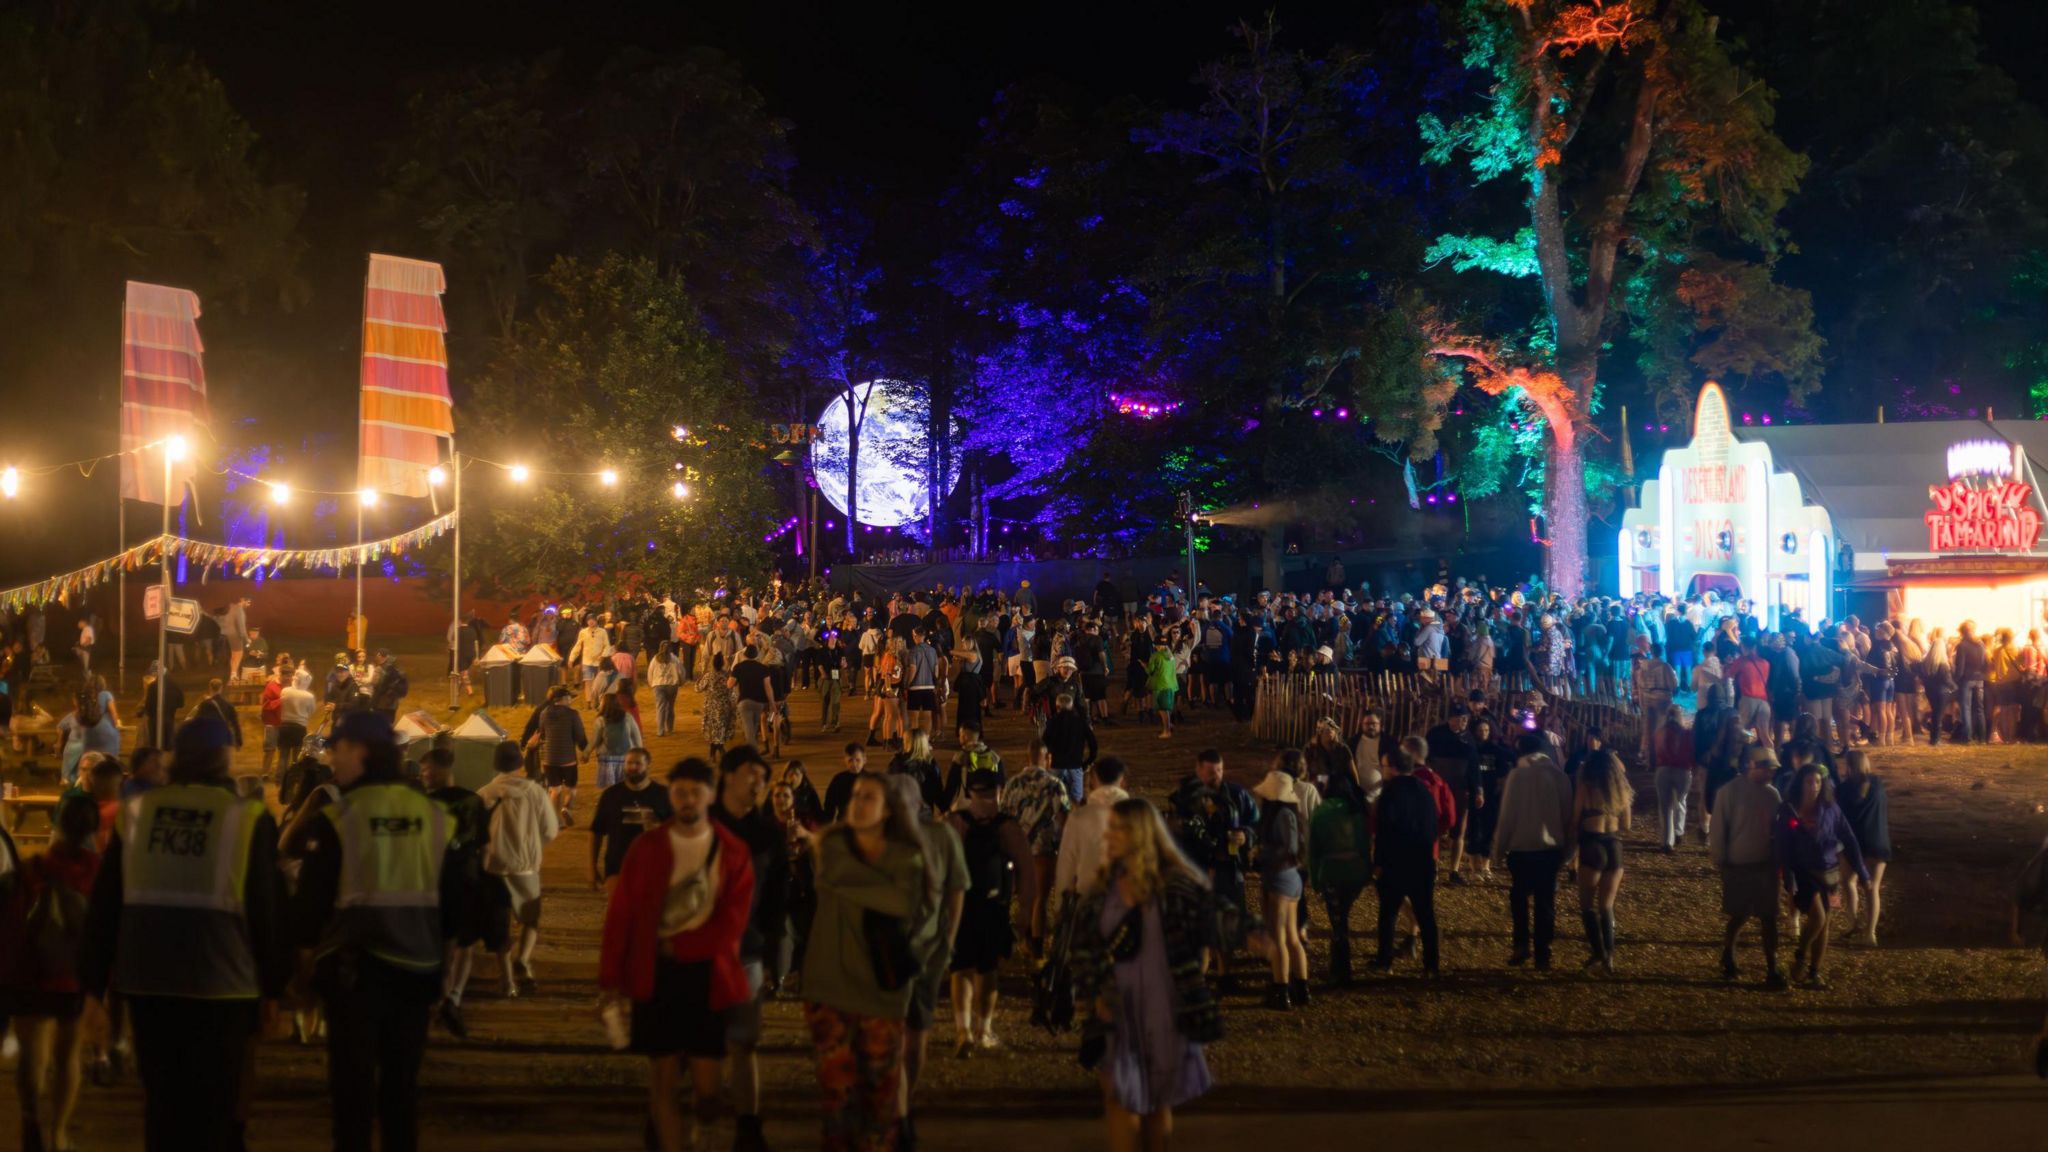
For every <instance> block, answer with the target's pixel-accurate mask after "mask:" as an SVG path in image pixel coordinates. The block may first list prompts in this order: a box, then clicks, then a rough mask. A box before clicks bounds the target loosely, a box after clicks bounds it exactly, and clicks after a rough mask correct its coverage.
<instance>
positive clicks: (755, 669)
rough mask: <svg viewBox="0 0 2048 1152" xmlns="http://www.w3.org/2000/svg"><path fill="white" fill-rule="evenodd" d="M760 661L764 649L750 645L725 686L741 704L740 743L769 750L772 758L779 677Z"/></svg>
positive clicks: (742, 654) (728, 677)
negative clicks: (777, 678) (777, 681)
mask: <svg viewBox="0 0 2048 1152" xmlns="http://www.w3.org/2000/svg"><path fill="white" fill-rule="evenodd" d="M759 657H760V649H758V648H757V647H755V646H754V645H752V644H749V645H747V646H746V648H745V649H744V650H743V651H742V652H741V653H740V662H739V663H737V664H735V665H733V668H732V673H731V674H730V675H728V676H727V677H726V678H725V682H726V686H727V687H729V688H731V689H732V690H733V694H734V696H735V697H736V698H737V699H738V701H739V708H738V714H739V743H742V744H753V745H756V746H757V747H760V748H764V749H768V750H769V755H774V752H773V749H774V748H775V674H774V672H773V671H772V670H770V669H769V667H768V666H767V665H766V664H763V663H762V662H761V661H760V658H759Z"/></svg>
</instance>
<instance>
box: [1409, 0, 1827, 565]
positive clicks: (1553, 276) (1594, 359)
mask: <svg viewBox="0 0 2048 1152" xmlns="http://www.w3.org/2000/svg"><path fill="white" fill-rule="evenodd" d="M1457 18H1458V23H1459V26H1460V28H1461V30H1462V33H1463V47H1464V52H1465V63H1466V65H1467V66H1468V67H1469V68H1472V69H1474V70H1476V71H1478V72H1480V73H1482V74H1483V75H1484V76H1485V77H1486V78H1487V79H1488V81H1490V83H1489V84H1488V85H1487V86H1485V87H1484V89H1483V91H1484V93H1485V95H1484V100H1483V103H1482V104H1481V105H1480V106H1479V107H1477V108H1475V109H1472V110H1470V111H1468V112H1466V113H1465V114H1463V115H1460V116H1457V117H1455V118H1450V119H1446V118H1443V117H1439V116H1436V115H1427V116H1424V117H1423V118H1422V121H1421V126H1422V132H1423V137H1424V140H1425V141H1426V142H1427V144H1428V158H1429V159H1430V160H1431V161H1432V162H1435V163H1438V164H1449V163H1452V162H1453V161H1455V160H1462V161H1464V163H1465V164H1466V165H1467V167H1468V171H1469V173H1470V175H1471V176H1472V178H1473V180H1474V181H1475V183H1480V184H1484V183H1486V182H1488V181H1493V180H1496V179H1500V178H1503V177H1505V178H1508V179H1511V180H1514V181H1516V182H1518V183H1519V185H1520V186H1521V193H1522V195H1521V198H1520V199H1521V205H1520V208H1519V209H1518V210H1517V211H1516V212H1515V213H1513V215H1517V216H1519V217H1520V224H1519V226H1518V227H1515V228H1514V229H1513V230H1512V232H1511V234H1510V235H1508V236H1505V237H1503V236H1501V235H1499V234H1497V233H1496V234H1492V235H1478V236H1473V235H1446V236H1443V237H1440V238H1439V239H1438V240H1437V242H1436V243H1435V244H1434V245H1433V246H1432V248H1431V250H1430V253H1429V259H1430V260H1431V261H1432V262H1438V263H1443V264H1447V265H1449V266H1450V267H1451V268H1452V269H1453V270H1454V271H1459V272H1464V271H1485V272H1489V273H1498V274H1503V275H1507V276H1511V277H1521V278H1527V279H1528V280H1529V281H1531V282H1532V283H1533V284H1534V286H1535V287H1536V289H1537V291H1536V293H1535V294H1534V299H1533V300H1531V302H1530V305H1529V310H1530V313H1531V315H1532V318H1533V319H1535V320H1536V321H1537V322H1536V323H1533V324H1516V325H1514V326H1512V327H1506V326H1500V327H1497V328H1496V330H1494V331H1475V330H1473V328H1472V327H1470V326H1468V325H1467V324H1466V323H1464V322H1463V321H1462V318H1456V317H1454V318H1451V319H1447V320H1439V321H1437V322H1436V323H1434V324H1433V325H1431V326H1430V331H1431V336H1432V338H1431V340H1430V342H1429V351H1430V353H1431V355H1432V356H1433V357H1436V358H1441V359H1449V360H1452V361H1455V362H1457V363H1458V364H1460V365H1462V366H1464V367H1466V368H1467V369H1468V370H1469V374H1470V378H1471V379H1472V381H1473V382H1474V383H1475V384H1476V385H1477V386H1478V387H1479V388H1480V389H1482V390H1483V391H1485V392H1487V393H1489V394H1492V395H1495V396H1502V395H1512V397H1513V398H1514V400H1515V402H1516V403H1518V404H1522V405H1526V406H1527V407H1528V409H1530V410H1531V411H1532V412H1533V413H1534V415H1535V417H1536V419H1537V421H1538V422H1539V423H1540V424H1541V426H1542V428H1543V430H1544V460H1543V469H1542V479H1543V485H1544V490H1543V507H1544V510H1545V513H1546V516H1547V520H1548V525H1549V533H1550V543H1551V546H1550V550H1549V555H1548V560H1547V567H1548V572H1547V573H1546V575H1547V577H1548V581H1549V583H1550V586H1551V587H1552V589H1554V590H1556V591H1560V592H1565V593H1570V594H1576V593H1578V592H1579V591H1580V590H1581V589H1582V587H1583V585H1584V581H1585V567H1586V525H1587V520H1588V506H1587V492H1586V481H1587V475H1586V472H1587V468H1586V461H1587V439H1588V438H1589V437H1591V436H1593V435H1595V434H1596V430H1595V428H1594V426H1593V416H1594V412H1595V408H1596V405H1597V403H1598V400H1599V396H1600V389H1601V367H1602V361H1603V358H1605V357H1606V355H1607V353H1608V352H1609V350H1610V349H1611V348H1612V347H1613V346H1614V345H1615V344H1616V343H1617V342H1621V341H1632V342H1634V344H1635V346H1636V349H1637V361H1638V364H1639V366H1640V367H1641V368H1642V369H1643V379H1644V382H1645V384H1646V385H1647V386H1649V387H1651V388H1652V389H1656V390H1662V391H1666V392H1675V391H1678V390H1682V389H1685V388H1689V387H1690V385H1691V384H1692V383H1693V381H1694V380H1695V379H1696V378H1697V377H1698V376H1699V375H1704V374H1710V373H1719V372H1742V373H1751V374H1757V375H1768V376H1770V377H1774V378H1776V379H1778V380H1781V381H1783V382H1784V383H1785V384H1786V385H1787V386H1788V387H1789V388H1791V389H1792V390H1793V391H1794V392H1795V393H1798V392H1802V391H1803V390H1804V389H1807V388H1810V387H1812V386H1813V385H1814V384H1815V383H1817V380H1818V375H1819V348H1820V346H1819V341H1818V340H1817V339H1815V338H1814V337H1813V335H1812V333H1811V304H1810V303H1809V302H1808V300H1807V299H1806V297H1805V294H1804V293H1800V292H1797V291H1794V290H1790V289H1787V288H1785V287H1783V286H1781V285H1779V284H1778V283H1776V282H1775V281H1774V280H1773V279H1772V278H1771V276H1770V275H1769V272H1768V269H1769V267H1770V264H1771V262H1772V261H1773V260H1774V259H1775V258H1776V257H1777V255H1778V254H1779V252H1780V250H1781V248H1782V237H1781V235H1780V232H1779V229H1778V226H1777V217H1778V213H1779V210H1780V209H1781V208H1782V207H1783V206H1784V204H1785V201H1786V199H1787V197H1788V196H1790V195H1791V193H1792V192H1793V190H1794V189H1795V188H1796V187H1797V185H1798V181H1799V178H1800V176H1801V175H1802V173H1803V172H1804V170H1805V161H1804V159H1803V158H1802V157H1801V156H1799V155H1798V154H1797V153H1795V152H1793V151H1792V150H1791V149H1790V148H1788V147H1786V145H1785V144H1784V142H1783V141H1781V140H1780V139H1779V138H1778V137H1777V135H1776V134H1775V133H1774V132H1773V130H1772V116H1773V93H1772V92H1771V90H1770V88H1768V87H1767V86H1766V85H1765V84H1764V83H1763V82H1762V81H1761V80H1759V79H1757V78H1756V77H1755V76H1754V75H1752V74H1750V73H1749V72H1748V71H1747V70H1745V69H1744V68H1743V67H1742V66H1741V65H1740V64H1739V63H1738V61H1737V59H1736V56H1735V54H1734V52H1733V51H1732V50H1731V48H1730V46H1729V45H1728V44H1727V43H1726V42H1724V41H1723V40H1722V39H1721V38H1720V36H1719V35H1718V24H1717V21H1716V20H1715V18H1714V17H1713V16H1711V15H1709V14H1708V13H1707V11H1706V10H1705V8H1704V6H1703V5H1702V4H1701V3H1700V2H1699V0H1464V2H1463V3H1461V4H1460V5H1459V6H1458V8H1457Z"/></svg>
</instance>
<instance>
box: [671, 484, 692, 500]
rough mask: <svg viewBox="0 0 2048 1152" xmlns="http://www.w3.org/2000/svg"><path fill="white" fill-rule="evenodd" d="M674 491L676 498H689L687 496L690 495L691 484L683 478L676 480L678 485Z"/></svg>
mask: <svg viewBox="0 0 2048 1152" xmlns="http://www.w3.org/2000/svg"><path fill="white" fill-rule="evenodd" d="M674 491H675V494H676V499H678V500H683V499H687V498H688V497H689V495H690V486H689V485H688V484H685V483H683V482H682V481H681V480H678V481H676V486H675V489H674Z"/></svg>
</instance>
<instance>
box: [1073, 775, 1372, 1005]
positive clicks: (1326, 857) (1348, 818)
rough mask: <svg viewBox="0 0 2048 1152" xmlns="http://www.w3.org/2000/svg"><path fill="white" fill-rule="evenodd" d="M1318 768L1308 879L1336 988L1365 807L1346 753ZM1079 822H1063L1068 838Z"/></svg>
mask: <svg viewBox="0 0 2048 1152" xmlns="http://www.w3.org/2000/svg"><path fill="white" fill-rule="evenodd" d="M1324 765H1325V768H1326V769H1327V772H1328V781H1329V788H1328V791H1326V792H1325V793H1324V794H1323V802H1322V803H1321V804H1318V805H1316V809H1315V811H1314V812H1313V813H1311V814H1310V816H1309V835H1308V879H1309V884H1310V885H1311V886H1313V887H1314V888H1315V890H1316V892H1317V893H1319V894H1320V895H1321V896H1322V898H1323V911H1324V912H1326V913H1327V914H1328V915H1329V919H1330V982H1331V983H1332V984H1335V985H1338V986H1339V987H1342V986H1345V985H1348V984H1350V983H1351V981H1352V972H1351V909H1352V908H1353V907H1354V906H1356V905H1357V903H1358V898H1359V896H1360V895H1362V894H1363V893H1364V892H1365V888H1366V885H1367V884H1369V883H1371V882H1372V826H1371V820H1370V813H1371V806H1370V805H1369V804H1368V803H1367V801H1366V797H1365V791H1364V789H1362V788H1361V787H1360V786H1359V782H1358V771H1357V769H1356V768H1355V767H1354V766H1353V764H1352V760H1351V755H1350V751H1349V750H1348V749H1346V748H1344V746H1343V745H1341V744H1340V745H1338V746H1337V748H1336V751H1335V752H1333V753H1332V754H1331V755H1329V756H1328V757H1327V758H1326V759H1325V761H1324ZM1375 776H1377V772H1375ZM1092 802H1093V801H1092V798H1091V803H1092ZM1086 811H1087V809H1086V808H1083V809H1082V813H1085V812H1086ZM1080 819H1081V814H1076V815H1075V816H1074V818H1073V819H1072V820H1069V821H1068V822H1067V834H1068V835H1070V836H1071V835H1073V834H1074V827H1075V825H1076V824H1078V823H1079V822H1080Z"/></svg>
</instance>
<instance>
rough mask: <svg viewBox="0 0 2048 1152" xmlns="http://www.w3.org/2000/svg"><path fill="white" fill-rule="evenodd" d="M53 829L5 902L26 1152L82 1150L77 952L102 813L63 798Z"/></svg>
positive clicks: (3, 943) (3, 954) (3, 970)
mask: <svg viewBox="0 0 2048 1152" xmlns="http://www.w3.org/2000/svg"><path fill="white" fill-rule="evenodd" d="M51 825H52V828H53V830H54V832H55V835H54V836H53V837H52V838H51V842H50V847H49V849H48V850H47V851H45V852H44V853H43V854H42V855H40V856H32V857H30V858H28V859H27V860H23V861H21V863H20V867H19V870H18V875H16V876H15V878H14V883H13V884H12V885H10V886H8V887H10V888H11V891H8V892H7V893H6V895H5V899H0V929H4V931H0V1004H5V1005H6V1006H7V1010H8V1011H9V1012H11V1013H12V1016H13V1020H14V1031H15V1035H17V1036H18V1037H20V1040H21V1055H20V1057H19V1058H18V1061H17V1063H16V1064H15V1069H14V1076H15V1078H14V1082H15V1087H16V1089H17V1091H18V1094H19V1097H18V1098H19V1100H20V1104H21V1144H20V1147H21V1148H22V1149H23V1152H43V1150H44V1149H49V1150H51V1152H68V1150H70V1149H74V1148H76V1147H77V1145H75V1144H74V1143H72V1139H71V1118H72V1115H73V1114H74V1113H75V1112H76V1111H77V1108H78V1089H79V1084H80V1081H81V1080H82V1079H83V1076H82V1071H83V1069H82V1066H81V1063H80V1052H81V1050H82V1048H83V1044H82V1040H83V1038H84V1032H83V1029H82V1028H81V1026H80V1022H81V1020H82V1019H83V1017H84V1014H85V992H84V990H83V988H82V986H81V985H80V983H79V952H80V949H81V945H82V944H83V941H84V928H85V912H86V908H87V906H88V904H89V902H90V899H91V896H92V889H93V879H94V877H95V876H96V875H97V874H98V872H99V866H100V853H99V849H98V848H97V847H96V845H95V844H94V840H95V837H96V834H97V832H98V830H99V825H100V810H99V806H98V805H97V804H95V803H94V802H93V800H92V799H91V798H90V797H88V796H86V795H84V794H79V793H74V794H72V795H69V796H66V797H65V798H64V799H63V800H61V801H59V802H58V804H57V810H56V812H55V813H54V818H53V819H52V821H51ZM0 854H4V855H5V857H6V858H7V859H9V860H11V859H12V858H13V845H12V843H11V842H10V843H8V844H7V845H5V846H0ZM5 1030H6V1025H5V1024H4V1023H0V1032H4V1031H5ZM46 1093H47V1096H48V1099H47V1102H46V1101H45V1094H46Z"/></svg>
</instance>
